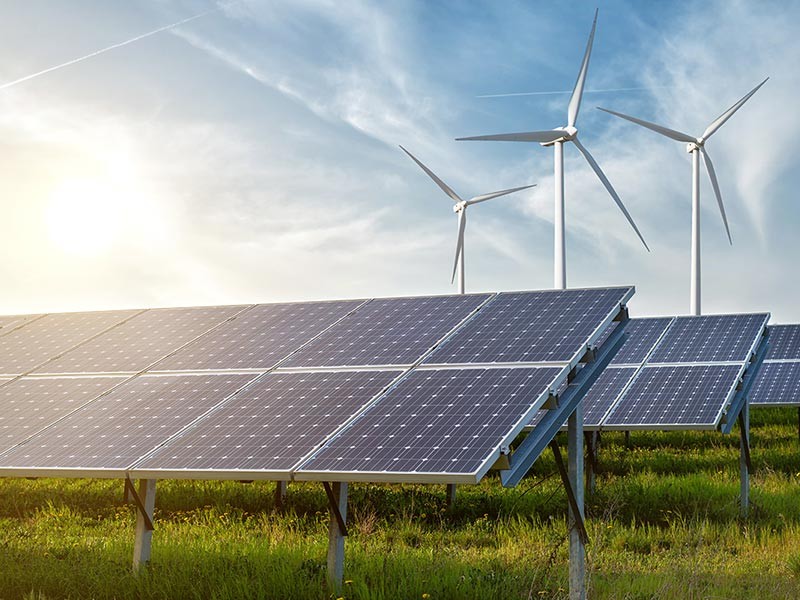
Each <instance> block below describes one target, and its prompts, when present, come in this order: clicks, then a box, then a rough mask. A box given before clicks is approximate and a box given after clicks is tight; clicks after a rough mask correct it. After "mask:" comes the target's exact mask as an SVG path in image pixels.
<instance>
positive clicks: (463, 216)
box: [450, 207, 467, 283]
mask: <svg viewBox="0 0 800 600" xmlns="http://www.w3.org/2000/svg"><path fill="white" fill-rule="evenodd" d="M466 226H467V209H466V207H465V208H464V209H462V210H461V212H459V213H458V241H457V242H456V259H455V261H454V262H453V276H452V277H451V278H450V283H453V282H454V281H455V280H456V271H458V259H459V258H460V257H461V256H463V253H464V229H465V228H466Z"/></svg>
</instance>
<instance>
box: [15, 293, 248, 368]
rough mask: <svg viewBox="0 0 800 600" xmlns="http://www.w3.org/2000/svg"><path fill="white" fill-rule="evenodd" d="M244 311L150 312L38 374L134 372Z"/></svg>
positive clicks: (234, 308)
mask: <svg viewBox="0 0 800 600" xmlns="http://www.w3.org/2000/svg"><path fill="white" fill-rule="evenodd" d="M244 308H245V307H243V306H201V307H195V308H155V309H151V310H148V311H145V312H143V313H142V314H140V315H137V316H136V317H134V318H132V319H131V320H130V321H127V322H126V323H124V324H122V325H120V326H119V327H115V328H113V329H111V330H109V331H107V332H106V333H104V334H103V335H101V336H99V337H97V338H95V339H93V340H92V341H90V342H88V343H86V344H82V345H81V346H79V347H78V348H75V349H74V350H72V351H70V352H68V353H66V354H65V355H64V356H62V357H61V358H59V359H58V360H55V361H52V362H50V363H48V364H46V365H43V366H42V367H41V368H39V369H37V372H39V373H113V372H137V371H140V370H142V369H145V368H146V367H147V366H149V365H151V364H152V363H153V362H155V361H157V360H158V359H160V358H163V357H164V356H166V355H167V354H169V353H170V352H173V351H175V350H177V349H178V348H180V347H181V346H182V345H184V344H185V343H187V342H189V341H191V340H193V339H194V338H196V337H197V336H199V335H201V334H202V333H205V332H207V331H208V330H209V329H211V328H212V327H214V326H215V325H219V324H220V323H222V322H223V321H225V319H228V318H229V317H232V316H233V315H235V314H236V313H238V312H239V311H241V310H242V309H244ZM34 325H35V323H34ZM25 329H27V327H26V328H25ZM2 339H3V338H0V344H2Z"/></svg>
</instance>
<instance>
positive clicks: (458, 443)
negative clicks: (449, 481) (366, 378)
mask: <svg viewBox="0 0 800 600" xmlns="http://www.w3.org/2000/svg"><path fill="white" fill-rule="evenodd" d="M562 372H563V369H562V368H558V367H543V368H526V369H458V370H456V369H442V370H417V371H414V372H412V373H411V374H410V375H409V376H408V377H407V378H406V379H404V380H403V381H402V382H401V383H400V384H399V385H398V386H397V387H395V388H393V389H392V390H391V391H390V392H389V393H388V394H387V395H386V396H384V397H383V398H381V399H380V400H379V401H378V402H377V403H376V404H374V405H373V406H372V407H370V408H369V409H368V410H367V411H365V413H364V414H363V415H362V416H361V417H359V418H358V419H356V420H355V421H354V423H353V424H352V425H350V426H349V427H347V428H346V429H345V430H344V431H343V432H342V433H341V434H340V435H338V436H336V437H335V438H333V441H331V442H329V443H328V444H326V446H325V447H324V448H323V449H322V450H320V451H319V452H318V453H316V454H315V456H314V458H312V459H311V460H310V461H309V462H307V463H306V464H305V465H304V466H303V467H302V468H301V470H300V471H299V472H298V474H302V473H303V472H304V471H305V472H309V473H313V472H339V473H341V472H348V473H349V472H352V473H355V474H356V475H354V477H353V480H358V479H364V478H366V479H370V480H380V479H381V478H382V477H383V475H381V474H390V477H389V479H391V480H397V479H401V480H402V479H405V480H408V481H413V480H415V479H418V480H424V475H425V474H431V473H436V474H440V475H447V474H451V475H464V476H472V480H473V481H476V480H477V479H480V477H481V476H482V475H483V473H484V472H485V470H487V469H488V468H489V467H491V466H492V464H491V462H490V463H489V464H487V461H490V460H491V461H492V462H493V460H492V456H493V451H495V450H499V447H500V445H501V444H504V443H510V442H511V441H512V439H513V437H514V436H515V435H516V433H518V432H519V429H521V425H522V423H524V421H523V419H525V418H526V417H528V416H529V415H530V414H531V413H532V412H533V411H534V410H536V408H538V407H539V406H541V404H542V403H543V402H544V401H545V400H546V399H547V396H548V392H549V390H550V387H551V386H552V385H553V384H554V382H555V380H556V378H557V377H558V376H559V374H561V373H562ZM496 458H497V456H494V459H496ZM365 475H366V477H365ZM415 475H416V477H415ZM404 476H405V477H404Z"/></svg>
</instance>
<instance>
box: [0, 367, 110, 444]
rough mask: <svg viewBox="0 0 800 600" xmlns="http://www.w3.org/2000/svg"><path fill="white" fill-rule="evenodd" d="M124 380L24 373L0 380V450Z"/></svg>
mask: <svg viewBox="0 0 800 600" xmlns="http://www.w3.org/2000/svg"><path fill="white" fill-rule="evenodd" d="M123 380H124V378H122V377H57V378H50V377H47V378H41V377H23V378H20V379H17V380H16V381H13V382H11V383H8V382H7V381H6V382H0V384H2V385H0V452H2V451H4V450H6V449H8V448H10V447H11V446H14V445H15V444H18V443H20V442H22V441H23V440H25V439H26V438H28V437H29V436H31V435H32V434H34V433H36V432H37V431H39V430H41V429H42V428H44V427H47V426H48V425H50V424H51V423H53V422H55V421H56V420H58V419H60V418H61V417H63V416H64V415H66V414H68V413H69V412H70V411H73V410H75V409H76V408H78V407H79V406H81V405H83V404H85V403H87V402H89V401H90V400H93V399H94V398H96V397H98V396H99V395H101V394H103V393H104V392H106V391H108V390H110V389H111V388H113V387H114V386H115V385H117V384H119V383H121V382H122V381H123Z"/></svg>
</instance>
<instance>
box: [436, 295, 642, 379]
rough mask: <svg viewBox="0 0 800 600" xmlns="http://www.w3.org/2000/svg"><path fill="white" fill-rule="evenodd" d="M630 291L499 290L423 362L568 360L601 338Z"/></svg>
mask: <svg viewBox="0 0 800 600" xmlns="http://www.w3.org/2000/svg"><path fill="white" fill-rule="evenodd" d="M632 293H633V290H632V289H631V288H605V289H586V290H563V291H562V290H558V291H546V292H517V293H505V294H499V295H498V296H497V297H495V298H494V299H492V301H491V302H490V303H488V304H487V305H486V306H485V307H484V308H483V309H481V310H480V312H478V314H477V315H476V316H475V317H474V318H473V319H471V320H470V321H469V322H468V323H466V324H465V325H464V326H463V327H461V328H460V329H459V330H458V331H457V332H456V333H455V334H454V335H453V336H452V337H451V338H450V339H449V340H447V342H446V343H444V344H442V346H441V347H439V348H437V349H436V351H435V352H433V353H432V354H431V355H430V356H429V357H428V358H426V359H425V361H424V362H425V363H428V364H458V363H478V364H480V363H506V362H567V361H570V360H572V359H573V358H574V357H575V355H576V353H579V352H580V351H581V350H582V349H583V348H585V347H586V345H587V343H588V342H596V341H597V340H598V339H599V338H600V334H601V333H602V331H603V330H604V329H605V326H607V325H608V324H609V321H610V320H611V318H613V317H614V316H615V315H616V314H617V313H618V312H619V309H620V305H621V304H623V303H624V302H626V301H627V299H628V298H629V297H630V295H631V294H632ZM593 336H594V339H591V338H592V337H593Z"/></svg>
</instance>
